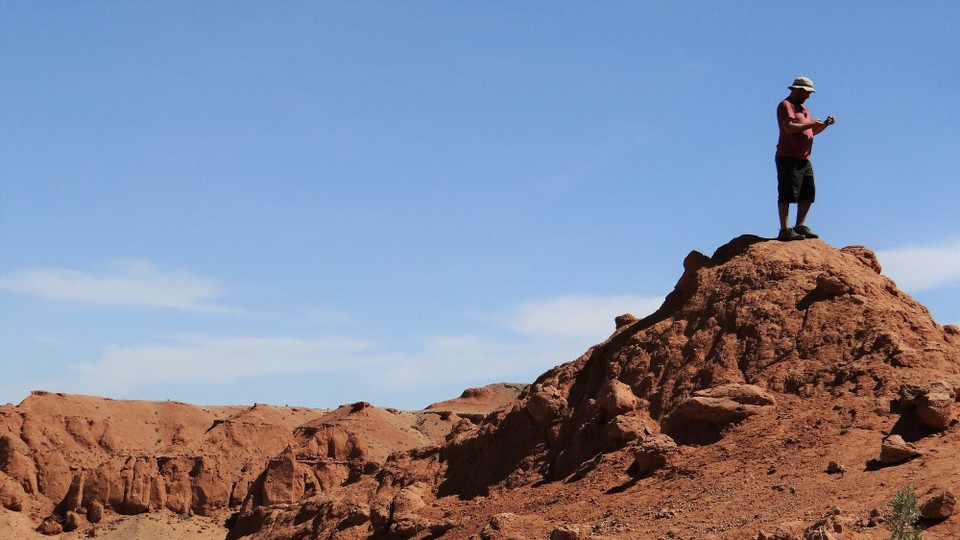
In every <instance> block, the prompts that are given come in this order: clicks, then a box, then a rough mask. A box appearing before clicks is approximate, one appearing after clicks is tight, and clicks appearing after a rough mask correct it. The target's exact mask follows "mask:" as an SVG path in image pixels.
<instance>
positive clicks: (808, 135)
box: [777, 99, 813, 159]
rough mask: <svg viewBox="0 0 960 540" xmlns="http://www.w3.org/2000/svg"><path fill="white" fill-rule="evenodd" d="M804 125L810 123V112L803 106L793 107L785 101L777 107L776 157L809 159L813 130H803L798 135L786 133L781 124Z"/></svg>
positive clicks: (788, 101)
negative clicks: (778, 136) (777, 139)
mask: <svg viewBox="0 0 960 540" xmlns="http://www.w3.org/2000/svg"><path fill="white" fill-rule="evenodd" d="M791 121H792V122H799V123H801V124H806V123H809V122H812V121H813V119H812V118H810V111H808V110H807V108H806V107H804V106H803V104H799V105H795V104H793V103H791V102H790V100H789V99H785V100H783V101H781V102H780V105H778V106H777V125H778V126H779V127H780V140H779V141H777V155H778V156H781V157H790V158H795V159H810V151H811V150H813V129H812V128H811V129H805V130H803V131H801V132H799V133H787V132H786V131H784V130H783V124H785V123H788V122H791Z"/></svg>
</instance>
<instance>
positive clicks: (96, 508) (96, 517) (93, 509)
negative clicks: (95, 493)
mask: <svg viewBox="0 0 960 540" xmlns="http://www.w3.org/2000/svg"><path fill="white" fill-rule="evenodd" d="M102 519H103V503H101V502H100V501H91V502H90V504H88V505H87V521H89V522H90V523H100V521H101V520H102Z"/></svg>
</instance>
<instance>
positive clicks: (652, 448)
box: [630, 435, 677, 475]
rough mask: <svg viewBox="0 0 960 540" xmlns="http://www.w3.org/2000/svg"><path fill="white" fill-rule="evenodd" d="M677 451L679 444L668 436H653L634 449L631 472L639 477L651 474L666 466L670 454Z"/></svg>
mask: <svg viewBox="0 0 960 540" xmlns="http://www.w3.org/2000/svg"><path fill="white" fill-rule="evenodd" d="M676 451H677V443H675V442H674V441H673V439H671V438H670V437H669V436H667V435H653V436H651V437H648V438H646V439H644V440H642V441H641V442H640V443H639V444H637V445H636V446H635V447H634V448H633V457H634V462H633V465H631V466H630V470H631V472H632V471H636V474H638V475H644V474H649V473H651V472H653V471H656V470H657V469H661V468H663V467H664V466H666V464H667V461H668V459H669V457H670V454H672V453H674V452H676Z"/></svg>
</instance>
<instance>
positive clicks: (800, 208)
mask: <svg viewBox="0 0 960 540" xmlns="http://www.w3.org/2000/svg"><path fill="white" fill-rule="evenodd" d="M811 204H813V201H811V200H809V199H807V200H805V201H800V202H798V203H797V225H796V226H797V227H799V226H801V225H803V224H804V221H806V219H807V212H809V211H810V205H811ZM786 222H787V221H786V217H784V216H783V215H782V213H781V218H780V223H786ZM781 226H782V225H781Z"/></svg>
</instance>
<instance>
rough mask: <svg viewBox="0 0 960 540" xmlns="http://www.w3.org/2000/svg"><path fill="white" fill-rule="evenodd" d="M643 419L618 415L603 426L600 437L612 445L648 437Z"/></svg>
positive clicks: (646, 426)
mask: <svg viewBox="0 0 960 540" xmlns="http://www.w3.org/2000/svg"><path fill="white" fill-rule="evenodd" d="M651 433H652V431H651V430H650V428H649V427H648V425H647V422H646V420H645V419H643V418H641V417H639V416H635V415H620V416H616V417H614V418H611V419H610V421H609V422H607V423H606V424H604V426H603V428H602V430H601V431H600V435H601V436H602V437H603V438H604V439H605V440H607V441H610V442H612V443H620V444H622V443H626V442H630V441H635V440H637V439H641V438H643V437H646V436H648V435H650V434H651Z"/></svg>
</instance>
